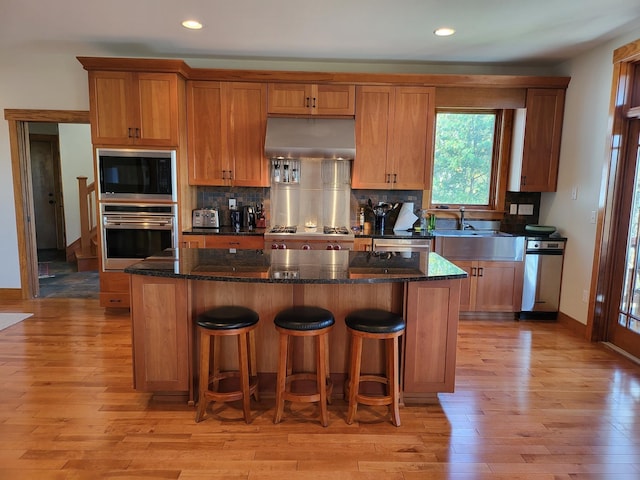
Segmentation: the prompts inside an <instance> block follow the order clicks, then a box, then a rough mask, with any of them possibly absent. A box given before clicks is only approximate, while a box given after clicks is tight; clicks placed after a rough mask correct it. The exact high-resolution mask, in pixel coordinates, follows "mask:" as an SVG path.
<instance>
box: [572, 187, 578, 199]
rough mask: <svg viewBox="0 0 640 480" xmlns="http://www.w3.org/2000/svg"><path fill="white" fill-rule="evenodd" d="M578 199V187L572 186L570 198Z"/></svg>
mask: <svg viewBox="0 0 640 480" xmlns="http://www.w3.org/2000/svg"><path fill="white" fill-rule="evenodd" d="M577 199H578V187H577V186H574V187H573V188H572V189H571V200H577Z"/></svg>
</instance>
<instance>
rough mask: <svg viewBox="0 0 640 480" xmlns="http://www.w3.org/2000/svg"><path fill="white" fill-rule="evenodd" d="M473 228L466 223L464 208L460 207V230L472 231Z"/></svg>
mask: <svg viewBox="0 0 640 480" xmlns="http://www.w3.org/2000/svg"><path fill="white" fill-rule="evenodd" d="M472 228H473V226H472V225H469V224H468V223H465V221H464V207H460V230H467V229H472Z"/></svg>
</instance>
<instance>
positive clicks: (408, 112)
mask: <svg viewBox="0 0 640 480" xmlns="http://www.w3.org/2000/svg"><path fill="white" fill-rule="evenodd" d="M394 93H395V96H394V104H393V105H394V108H393V121H392V122H391V124H390V129H389V147H388V149H387V155H388V159H387V164H388V165H390V166H391V169H390V170H391V174H392V178H391V182H392V184H393V185H392V186H393V188H394V189H402V190H424V189H425V188H427V187H426V186H425V185H426V184H427V178H426V173H427V159H428V158H429V157H428V153H429V152H430V151H431V148H432V144H433V142H432V140H431V139H432V135H433V119H434V115H435V110H434V100H433V99H434V97H435V95H434V93H435V89H433V88H426V87H425V88H423V87H397V88H396V89H395V92H394ZM356 151H357V150H356Z"/></svg>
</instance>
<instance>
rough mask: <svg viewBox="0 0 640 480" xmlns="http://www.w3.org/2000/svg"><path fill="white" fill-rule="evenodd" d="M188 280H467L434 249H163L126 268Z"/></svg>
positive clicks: (126, 271)
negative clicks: (402, 250) (405, 250)
mask: <svg viewBox="0 0 640 480" xmlns="http://www.w3.org/2000/svg"><path fill="white" fill-rule="evenodd" d="M124 271H125V273H129V274H134V275H148V276H158V277H170V278H186V279H190V280H214V281H227V282H255V283H294V284H295V283H307V284H314V283H317V284H331V283H333V284H341V283H349V284H353V283H388V282H415V281H430V280H431V281H432V280H448V279H458V278H460V279H461V278H466V277H467V273H466V272H465V271H464V270H462V269H460V268H458V267H457V266H455V265H454V264H453V263H451V262H449V261H447V260H446V259H444V258H442V257H441V256H440V255H438V254H436V253H424V252H422V253H420V252H412V253H394V252H384V253H375V252H354V251H349V250H237V251H235V252H231V251H229V250H227V249H212V248H201V249H198V248H181V249H176V250H171V249H169V250H166V251H165V252H162V253H161V254H159V255H154V256H152V257H149V258H147V259H145V260H143V261H141V262H138V263H135V264H133V265H131V266H129V267H127V268H126V269H125V270H124Z"/></svg>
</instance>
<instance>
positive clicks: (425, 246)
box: [373, 238, 431, 252]
mask: <svg viewBox="0 0 640 480" xmlns="http://www.w3.org/2000/svg"><path fill="white" fill-rule="evenodd" d="M373 251H374V252H429V251H431V239H430V238H374V239H373Z"/></svg>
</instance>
